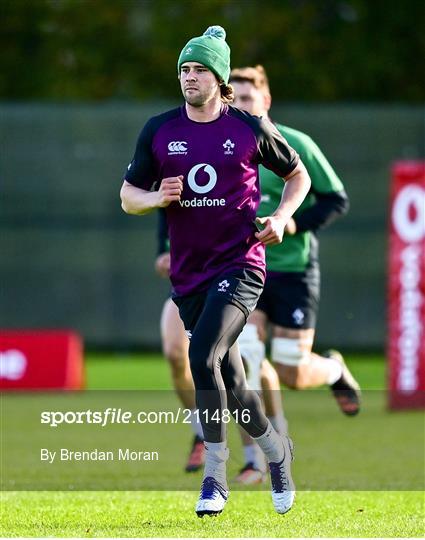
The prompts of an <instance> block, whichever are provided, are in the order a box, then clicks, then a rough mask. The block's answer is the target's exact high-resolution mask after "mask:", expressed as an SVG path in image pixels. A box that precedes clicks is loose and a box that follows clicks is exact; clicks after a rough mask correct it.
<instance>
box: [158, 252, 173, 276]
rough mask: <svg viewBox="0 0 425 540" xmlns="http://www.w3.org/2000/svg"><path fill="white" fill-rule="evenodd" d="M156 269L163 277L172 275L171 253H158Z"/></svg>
mask: <svg viewBox="0 0 425 540" xmlns="http://www.w3.org/2000/svg"><path fill="white" fill-rule="evenodd" d="M155 270H156V273H157V274H158V275H160V276H161V277H162V278H168V277H169V276H170V254H169V253H161V255H158V257H157V258H156V261H155Z"/></svg>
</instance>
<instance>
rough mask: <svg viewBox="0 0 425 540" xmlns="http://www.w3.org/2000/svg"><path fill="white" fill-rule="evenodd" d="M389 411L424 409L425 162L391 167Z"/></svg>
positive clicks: (402, 163) (405, 163) (403, 162)
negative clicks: (390, 409)
mask: <svg viewBox="0 0 425 540" xmlns="http://www.w3.org/2000/svg"><path fill="white" fill-rule="evenodd" d="M389 249H390V251H389V280H388V286H389V287H388V288H389V290H388V325H389V328H388V330H389V334H388V359H389V406H390V407H391V408H392V409H404V408H425V162H423V161H401V162H397V163H395V164H394V166H393V168H392V189H391V220H390V245H389Z"/></svg>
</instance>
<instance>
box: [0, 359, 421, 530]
mask: <svg viewBox="0 0 425 540" xmlns="http://www.w3.org/2000/svg"><path fill="white" fill-rule="evenodd" d="M348 362H349V364H350V366H351V368H352V370H353V372H354V374H355V375H356V377H357V378H358V379H359V381H360V383H361V385H362V386H363V388H369V389H371V388H372V389H376V390H382V389H383V388H384V387H385V384H384V361H383V358H380V357H372V356H370V357H361V358H357V357H354V356H350V357H349V358H348ZM87 384H88V387H89V388H90V389H99V390H100V389H150V390H153V389H158V390H163V389H170V388H171V381H170V377H169V372H168V367H167V365H166V363H165V361H164V360H162V359H161V358H160V357H158V356H155V355H143V356H141V355H139V356H135V355H134V356H122V355H108V356H107V357H106V356H105V357H103V356H102V355H89V356H88V360H87ZM302 395H303V394H301V393H296V392H288V391H285V394H284V396H285V403H286V404H287V405H288V408H289V409H290V408H291V405H292V404H298V405H297V407H298V409H299V408H300V403H302V401H304V400H301V398H302ZM365 399H366V401H368V404H369V411H368V412H367V413H366V411H365V413H364V415H362V416H359V417H358V418H355V419H344V418H343V417H342V415H340V413H339V412H338V411H337V410H336V408H335V409H332V406H334V404H333V403H332V401H331V398H329V411H330V412H329V414H327V415H326V425H327V429H328V430H329V436H330V437H332V433H334V432H336V430H337V428H338V426H339V425H340V424H339V423H341V421H342V422H343V421H345V420H347V421H349V422H354V424H352V426H353V428H352V430H353V431H354V432H356V430H357V432H356V433H358V435H359V436H363V434H364V433H366V434H370V437H371V438H372V439H373V437H375V438H376V439H377V444H378V445H379V444H380V445H381V446H383V447H384V448H383V450H384V452H383V453H382V454H381V455H382V463H379V462H377V461H376V459H375V461H374V458H373V456H371V455H365V456H360V458H361V459H360V461H359V462H358V463H357V464H356V467H357V470H358V475H359V478H360V477H361V475H364V478H368V476H370V477H371V478H372V477H374V478H378V479H380V481H381V482H383V483H385V481H386V478H387V474H388V478H390V477H391V476H394V475H400V474H401V473H402V471H403V467H404V466H405V463H406V461H408V462H412V461H414V460H415V459H416V460H417V459H418V453H417V452H416V453H414V452H413V453H412V452H410V453H409V440H410V439H409V437H410V436H411V434H412V430H413V429H415V426H417V425H418V420H419V421H420V419H421V416H420V415H421V413H419V412H401V413H388V412H387V411H386V410H385V404H384V403H383V402H382V400H383V399H384V396H383V394H382V393H380V392H376V393H371V397H367V398H366V396H365ZM326 403H328V402H327V400H326ZM298 415H299V416H298V417H296V418H294V417H292V418H291V416H290V417H289V420H290V422H291V428H292V429H291V431H293V433H294V439H295V440H296V441H299V443H300V446H301V447H302V448H303V447H305V446H306V445H307V443H308V442H309V441H311V439H313V440H314V437H312V431H313V432H314V431H315V430H316V429H317V430H320V432H321V433H323V430H324V429H326V427H324V426H321V425H315V424H314V425H313V423H314V422H316V420H315V418H314V416H311V414H310V412H309V410H308V408H305V409H302V408H301V410H299V412H298ZM341 418H342V420H341ZM377 421H378V423H377ZM378 425H382V426H385V429H383V430H382V432H380V433H376V426H378ZM419 425H422V424H419ZM391 426H392V427H391ZM388 429H395V430H396V431H397V434H398V436H397V437H389V438H388V441H386V440H385V434H386V433H387V431H388ZM333 430H335V431H333ZM374 430H375V433H373V432H372V431H374ZM422 430H423V428H422ZM318 432H319V431H318ZM335 439H336V437H335ZM410 442H411V441H410ZM317 444H318V442H317ZM344 444H346V442H345V443H344V441H341V440H335V451H336V453H335V455H341V454H340V453H339V454H338V452H337V450H338V448H341V447H342V448H343V447H344ZM389 444H391V446H392V447H393V446H395V450H396V451H397V455H399V456H400V461H401V463H392V462H391V460H390V462H389V465H388V466H387V465H386V464H385V448H387V447H388V445H389ZM188 445H189V432H188V441H187V446H188ZM410 446H411V444H410ZM315 450H316V448H310V452H311V461H312V463H310V462H309V461H306V459H305V458H306V454H305V452H306V451H305V450H304V461H302V457H303V454H302V452H301V449H300V454H301V456H300V461H302V462H303V463H304V466H303V467H302V469H299V468H298V469H297V461H296V462H295V464H294V472H295V478H296V480H297V484H298V488H300V486H301V487H302V482H303V480H302V477H303V476H304V475H307V476H308V475H311V474H314V471H318V469H320V466H322V467H324V466H325V465H326V461H325V459H324V458H325V456H320V460H319V462H320V463H318V462H316V463H315V462H314V456H315ZM393 450H394V449H393ZM232 453H237V452H232ZM375 457H376V456H375ZM182 460H184V456H183V455H180V456H179V458H178V464H176V466H175V467H173V469H172V470H171V469H170V475H171V474H174V475H176V476H178V475H179V474H180V473H179V468H180V470H181V462H182ZM380 461H381V460H380ZM229 465H230V467H229V469H232V467H233V469H235V468H237V466H238V465H239V462H230V463H229ZM334 465H335V466H337V465H338V464H334ZM397 467H399V469H397ZM400 467H401V468H400ZM387 469H388V471H387ZM407 469H409V467H407ZM235 470H236V469H235ZM418 470H419V471H420V473H421V474H422V478H419V479H417V478H411V479H409V480H406V485H412V486H417V485H418V481H419V483H420V482H421V481H423V465H421V464H419V465H418V464H417V465H416V468H412V467H410V474H412V471H418ZM233 472H234V471H232V474H233ZM182 474H183V473H182ZM419 476H420V475H419ZM229 477H230V474H229ZM415 482H416V483H415ZM376 489H379V486H376ZM400 489H402V488H400ZM404 489H408V488H404ZM413 489H416V487H414V488H413ZM196 498H197V493H195V492H192V491H183V492H182V491H180V492H166V491H146V492H139V491H121V492H117V491H114V492H110V491H77V492H69V491H68V492H65V491H52V492H47V491H44V492H31V491H6V492H4V493H3V494H2V499H1V500H2V505H1V508H2V512H1V515H2V519H1V527H0V536H6V537H10V536H20V537H22V536H53V537H55V536H75V537H155V536H161V537H169V536H176V537H178V536H181V537H232V536H233V537H247V536H248V537H249V536H260V537H261V536H264V537H267V536H269V537H297V536H298V537H309V536H315V537H336V536H338V537H397V536H404V537H409V536H410V537H412V536H413V537H421V536H423V535H424V532H425V530H424V498H423V494H422V493H421V492H420V491H305V490H304V491H302V490H300V491H299V492H298V495H297V499H296V504H295V506H294V508H293V509H292V510H291V512H289V513H288V514H287V515H286V516H278V515H277V514H275V513H274V511H273V508H272V504H271V500H270V494H269V493H268V492H267V491H235V490H233V491H232V492H231V495H230V498H229V502H228V504H227V506H226V509H225V511H224V513H223V515H221V516H219V517H217V518H208V517H205V518H204V519H202V520H201V519H198V518H197V517H196V515H195V514H194V511H193V508H194V504H195V501H196Z"/></svg>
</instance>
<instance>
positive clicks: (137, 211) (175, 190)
mask: <svg viewBox="0 0 425 540" xmlns="http://www.w3.org/2000/svg"><path fill="white" fill-rule="evenodd" d="M182 191H183V176H173V177H170V178H164V179H163V180H162V181H161V184H160V186H159V189H158V191H146V190H145V189H141V188H139V187H136V186H133V185H132V184H130V183H129V182H127V180H124V182H123V185H122V187H121V191H120V197H121V207H122V209H123V210H124V212H125V213H126V214H133V215H136V216H142V215H143V214H148V213H149V212H151V211H152V210H154V209H155V208H165V207H167V206H168V205H169V204H170V203H172V202H173V201H179V200H180V197H181V193H182Z"/></svg>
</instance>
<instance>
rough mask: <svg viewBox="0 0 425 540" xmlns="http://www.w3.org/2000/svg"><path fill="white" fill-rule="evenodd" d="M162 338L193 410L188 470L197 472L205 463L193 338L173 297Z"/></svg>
mask: <svg viewBox="0 0 425 540" xmlns="http://www.w3.org/2000/svg"><path fill="white" fill-rule="evenodd" d="M161 339H162V350H163V353H164V356H165V357H166V359H167V360H168V363H169V365H170V368H171V378H172V381H173V386H174V390H175V391H176V393H177V395H178V396H179V399H180V401H181V403H182V404H183V406H184V407H185V408H186V409H190V410H191V427H192V431H193V434H194V435H193V441H192V448H191V450H190V453H189V457H188V460H187V463H186V465H185V470H186V471H187V472H195V471H197V470H199V469H200V468H201V467H202V465H203V464H204V453H205V448H204V444H203V433H202V426H201V423H200V422H199V418H198V415H197V414H195V410H196V406H195V387H194V384H193V379H192V374H191V372H190V365H189V353H188V350H189V339H188V337H187V335H186V332H185V329H184V326H183V322H182V320H181V319H180V315H179V310H178V308H177V306H176V304H175V303H174V302H173V301H172V300H171V298H169V299H168V300H167V301H166V302H165V304H164V307H163V309H162V314H161Z"/></svg>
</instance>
